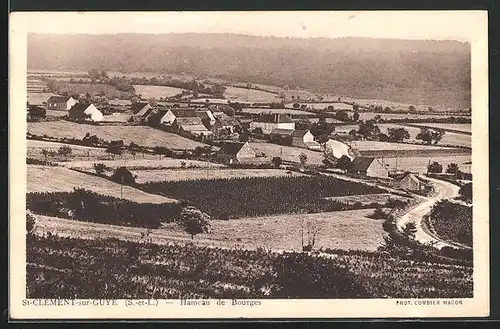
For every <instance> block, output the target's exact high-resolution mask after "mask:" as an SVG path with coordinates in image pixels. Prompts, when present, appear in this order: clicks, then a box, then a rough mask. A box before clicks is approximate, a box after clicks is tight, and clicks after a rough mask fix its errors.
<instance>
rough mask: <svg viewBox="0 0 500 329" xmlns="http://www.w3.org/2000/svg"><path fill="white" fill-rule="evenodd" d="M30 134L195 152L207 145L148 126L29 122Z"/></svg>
mask: <svg viewBox="0 0 500 329" xmlns="http://www.w3.org/2000/svg"><path fill="white" fill-rule="evenodd" d="M28 133H30V134H34V135H39V136H43V135H47V136H50V137H56V138H77V139H81V138H83V137H85V134H87V133H90V134H91V135H97V137H98V138H100V139H103V140H106V141H112V140H123V142H124V143H125V144H130V142H134V143H136V144H139V145H141V146H149V147H154V146H164V147H166V148H169V149H183V150H193V149H195V148H196V147H198V146H205V144H202V143H199V142H196V141H193V140H190V139H187V138H184V137H181V136H179V135H176V134H172V133H168V132H165V131H162V130H158V129H154V128H151V127H147V126H101V125H99V126H97V125H91V124H80V123H74V122H70V121H53V122H29V123H28Z"/></svg>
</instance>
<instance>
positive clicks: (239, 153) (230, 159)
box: [217, 142, 255, 164]
mask: <svg viewBox="0 0 500 329" xmlns="http://www.w3.org/2000/svg"><path fill="white" fill-rule="evenodd" d="M217 159H219V160H220V161H221V162H223V163H226V164H236V163H245V162H250V161H252V160H253V159H255V150H254V149H253V148H252V147H251V146H250V144H248V142H246V143H240V142H225V143H224V144H222V146H221V147H220V150H219V151H218V152H217Z"/></svg>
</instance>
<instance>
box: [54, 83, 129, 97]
mask: <svg viewBox="0 0 500 329" xmlns="http://www.w3.org/2000/svg"><path fill="white" fill-rule="evenodd" d="M55 89H56V91H57V92H58V93H59V94H62V93H65V92H66V93H68V95H72V94H77V95H79V94H86V93H89V94H90V95H92V96H94V95H96V94H98V93H100V92H104V94H105V95H106V97H107V98H123V97H129V98H130V97H132V96H133V93H131V92H126V91H120V90H118V89H116V87H115V86H113V85H108V84H102V83H69V82H65V81H57V82H56V83H55Z"/></svg>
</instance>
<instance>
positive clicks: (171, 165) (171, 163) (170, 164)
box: [59, 154, 224, 172]
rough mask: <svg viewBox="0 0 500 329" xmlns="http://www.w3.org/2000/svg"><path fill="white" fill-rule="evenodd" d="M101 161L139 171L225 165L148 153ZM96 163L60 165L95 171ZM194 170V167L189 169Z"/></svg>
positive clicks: (74, 162) (84, 162) (112, 165)
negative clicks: (143, 155)
mask: <svg viewBox="0 0 500 329" xmlns="http://www.w3.org/2000/svg"><path fill="white" fill-rule="evenodd" d="M98 162H99V163H102V164H104V165H105V166H107V167H109V168H113V169H115V168H118V167H127V168H128V169H130V170H139V171H155V170H160V171H161V170H163V169H175V168H182V167H183V164H184V166H185V167H186V168H206V167H207V166H208V167H209V168H219V167H224V165H221V164H219V163H212V162H209V163H207V162H206V161H197V160H180V159H172V158H167V157H164V156H162V157H161V159H159V157H158V155H152V154H147V155H146V157H145V158H143V157H142V155H137V156H136V158H135V159H133V158H131V155H128V158H125V159H123V157H116V159H115V160H102V161H98ZM94 163H96V161H71V162H64V163H59V165H60V166H65V167H68V168H77V169H81V170H90V171H92V172H93V171H94ZM188 170H194V169H188Z"/></svg>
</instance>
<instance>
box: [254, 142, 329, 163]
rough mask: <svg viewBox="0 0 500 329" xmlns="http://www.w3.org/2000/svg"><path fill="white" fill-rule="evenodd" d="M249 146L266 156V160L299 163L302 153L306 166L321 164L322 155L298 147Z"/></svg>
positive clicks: (265, 144) (262, 144) (267, 144)
mask: <svg viewBox="0 0 500 329" xmlns="http://www.w3.org/2000/svg"><path fill="white" fill-rule="evenodd" d="M250 146H251V147H252V148H253V149H254V150H255V151H256V152H257V153H259V152H264V153H265V154H266V159H269V161H271V159H272V158H273V157H281V158H282V159H283V160H286V161H292V162H297V163H298V162H299V155H300V154H301V153H304V154H305V155H307V163H308V164H317V165H319V164H322V163H323V162H322V161H323V153H322V152H315V151H311V150H306V149H302V148H298V147H291V146H281V145H277V144H271V143H250Z"/></svg>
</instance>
